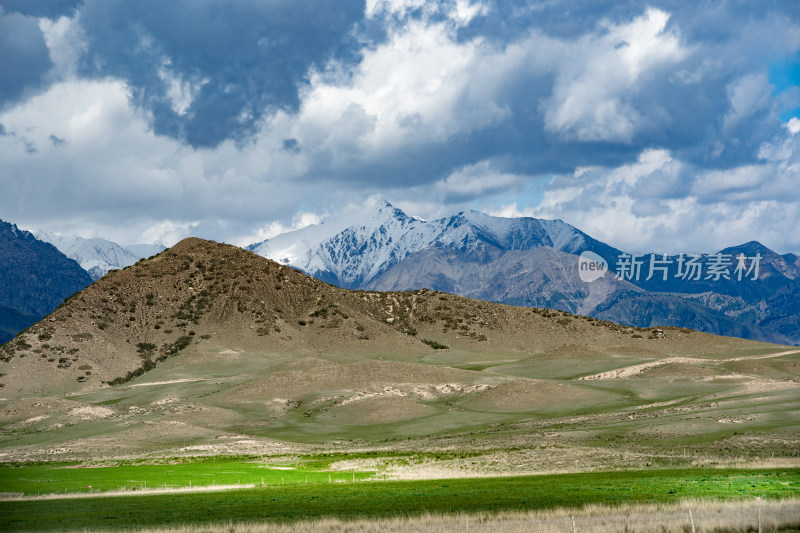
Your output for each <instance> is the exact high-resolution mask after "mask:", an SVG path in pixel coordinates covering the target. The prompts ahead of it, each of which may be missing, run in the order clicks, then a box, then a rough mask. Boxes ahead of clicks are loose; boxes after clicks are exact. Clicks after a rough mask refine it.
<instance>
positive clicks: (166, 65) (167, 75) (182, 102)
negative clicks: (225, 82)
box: [158, 59, 209, 115]
mask: <svg viewBox="0 0 800 533" xmlns="http://www.w3.org/2000/svg"><path fill="white" fill-rule="evenodd" d="M171 65H172V62H171V61H170V60H169V59H165V60H164V61H163V62H162V64H161V68H160V69H158V77H159V78H161V81H163V82H164V84H165V85H166V86H167V98H169V100H170V102H171V104H172V110H173V111H175V113H177V114H178V115H185V114H186V111H187V110H188V109H189V107H190V106H191V105H192V101H194V97H195V96H196V95H197V93H198V91H200V89H202V88H203V85H205V84H206V83H208V82H209V80H208V78H205V79H202V80H194V81H191V80H186V79H184V78H183V77H182V76H181V75H180V74H178V73H176V72H175V71H173V70H172V68H170V67H171Z"/></svg>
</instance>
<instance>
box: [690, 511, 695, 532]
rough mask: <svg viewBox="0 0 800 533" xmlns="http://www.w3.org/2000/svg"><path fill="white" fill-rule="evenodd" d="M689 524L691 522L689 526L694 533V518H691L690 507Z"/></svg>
mask: <svg viewBox="0 0 800 533" xmlns="http://www.w3.org/2000/svg"><path fill="white" fill-rule="evenodd" d="M689 524H691V526H692V533H695V531H694V518H692V510H691V509H689Z"/></svg>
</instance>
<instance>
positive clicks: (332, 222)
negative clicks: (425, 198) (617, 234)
mask: <svg viewBox="0 0 800 533" xmlns="http://www.w3.org/2000/svg"><path fill="white" fill-rule="evenodd" d="M590 241H591V242H590ZM592 243H597V244H598V245H602V243H599V242H597V241H594V240H593V239H591V238H590V237H588V236H587V235H585V234H584V233H582V232H581V231H579V230H577V229H576V228H574V227H572V226H570V225H569V224H566V223H564V222H562V221H560V220H538V219H535V218H501V217H494V216H490V215H487V214H485V213H479V212H477V211H467V212H462V213H458V214H456V215H453V216H451V217H445V218H441V219H437V220H432V221H425V220H421V219H418V218H414V217H410V216H408V215H406V214H405V213H404V212H403V211H401V210H400V209H397V208H396V207H394V206H392V205H391V204H389V203H388V202H381V203H379V204H377V205H376V206H374V207H373V208H371V209H368V210H365V211H363V212H360V213H355V214H350V215H347V216H342V217H334V218H329V219H326V220H324V221H322V222H321V223H320V224H317V225H312V226H307V227H305V228H302V229H299V230H295V231H291V232H288V233H284V234H281V235H278V236H276V237H273V238H272V239H267V240H265V241H263V242H260V243H256V244H253V245H250V246H248V249H249V250H252V251H253V252H255V253H257V254H259V255H262V256H264V257H267V258H269V259H272V260H275V261H278V262H281V263H283V264H286V265H291V266H293V267H296V268H299V269H301V270H303V271H304V272H307V273H309V274H311V275H313V276H315V277H317V278H319V279H322V280H323V281H327V282H330V283H333V284H336V285H339V286H342V287H346V288H358V287H361V286H364V285H366V284H367V283H369V282H370V281H371V280H373V279H375V278H376V277H378V276H379V275H381V274H382V273H383V272H385V271H386V270H388V269H389V268H391V267H392V266H393V265H395V264H397V263H398V262H400V261H402V260H403V259H405V258H406V257H407V256H408V255H409V254H412V253H414V252H417V251H420V250H423V249H425V248H428V247H431V246H435V247H446V248H452V249H455V250H458V251H461V252H464V253H481V252H484V251H486V250H487V248H491V249H500V250H528V249H532V248H537V247H540V246H550V247H553V248H556V249H558V250H561V251H565V252H568V253H575V252H576V251H577V250H579V249H580V250H582V249H587V247H588V248H593V246H591V244H592ZM606 248H608V247H606ZM609 249H610V248H609ZM601 255H602V254H601Z"/></svg>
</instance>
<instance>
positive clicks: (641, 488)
mask: <svg viewBox="0 0 800 533" xmlns="http://www.w3.org/2000/svg"><path fill="white" fill-rule="evenodd" d="M10 470H12V471H13V470H16V472H14V475H15V476H16V479H20V478H24V475H25V471H26V467H19V468H16V469H10ZM126 474H127V473H126ZM12 477H13V476H8V475H6V476H5V479H6V482H5V483H6V485H5V486H6V487H7V488H13V483H15V481H13V479H11V478H12ZM9 479H11V481H8V480H9ZM351 479H352V478H351ZM23 481H24V480H23ZM20 483H23V482H20ZM799 493H800V470H798V469H771V470H734V469H718V470H713V469H695V470H653V471H629V472H595V473H584V474H561V475H542V476H515V477H499V478H478V479H475V478H465V479H448V480H419V481H368V482H365V481H355V482H353V481H351V482H349V483H346V482H339V483H333V482H331V483H316V484H315V483H311V484H308V485H306V484H305V483H295V484H283V485H265V486H264V487H261V486H258V487H253V488H241V489H231V490H226V491H216V492H185V493H179V494H174V493H173V494H154V493H148V492H146V491H141V490H139V491H137V492H136V493H127V494H108V495H104V496H100V495H93V496H91V495H87V496H88V497H87V496H83V497H69V496H67V497H65V496H63V495H59V496H58V497H54V496H55V495H54V494H53V495H51V496H49V497H39V498H36V497H27V498H25V497H16V498H15V497H9V498H7V499H6V500H5V501H2V502H0V527H2V529H4V530H15V531H19V530H24V531H64V530H83V529H93V530H94V529H109V528H113V529H130V528H163V527H167V528H170V527H172V528H176V527H188V526H191V527H196V528H200V529H199V530H205V529H202V528H206V527H210V528H216V527H219V526H220V525H225V524H231V523H237V524H238V523H254V522H265V521H266V522H268V523H270V524H273V525H275V524H283V525H287V524H295V525H297V524H300V523H301V522H308V521H315V520H321V519H325V520H329V519H331V518H332V517H335V520H338V521H344V522H347V521H351V520H367V521H370V522H371V521H374V520H387V519H388V520H397V519H413V520H420V519H422V518H421V517H425V516H428V515H436V516H438V515H452V514H453V513H466V514H470V515H474V514H476V513H477V514H479V515H481V516H494V515H496V514H497V513H505V512H514V513H523V514H524V513H530V512H540V511H545V510H555V509H581V508H584V507H585V506H591V505H604V506H610V507H612V508H615V509H617V510H622V512H623V513H624V512H626V511H625V509H626V508H628V507H630V506H636V505H641V504H647V505H658V504H666V505H670V506H675V505H680V504H683V503H685V502H692V501H694V502H695V503H690V504H689V505H690V506H692V505H696V506H697V508H698V509H699V508H700V507H702V505H704V504H702V505H701V500H724V501H728V502H732V503H733V506H734V507H736V505H738V504H741V505H745V502H750V503H752V502H753V501H755V499H756V498H762V499H763V500H764V502H772V503H775V502H780V501H782V500H786V499H790V498H794V499H795V500H794V501H795V503H796V498H797V495H798V494H799ZM134 494H135V495H134ZM790 507H791V506H790ZM780 521H781V524H778V525H780V526H781V527H790V526H791V527H795V526H800V522H798V521H797V519H796V518H792V516H789V517H788V518H786V517H785V518H781V519H780ZM793 524H794V525H793ZM326 527H327V526H326ZM412 529H413V528H412Z"/></svg>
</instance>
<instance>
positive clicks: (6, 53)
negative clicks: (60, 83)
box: [0, 7, 53, 109]
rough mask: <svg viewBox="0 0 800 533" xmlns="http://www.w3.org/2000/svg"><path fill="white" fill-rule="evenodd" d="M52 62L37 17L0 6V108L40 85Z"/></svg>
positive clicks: (43, 81)
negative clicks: (4, 9)
mask: <svg viewBox="0 0 800 533" xmlns="http://www.w3.org/2000/svg"><path fill="white" fill-rule="evenodd" d="M52 66H53V64H52V62H51V61H50V55H49V53H48V50H47V45H46V44H45V41H44V36H43V35H42V31H41V30H40V29H39V21H38V20H37V19H35V18H33V17H27V16H25V15H22V14H21V13H11V12H4V11H3V8H2V7H0V109H2V107H3V106H4V105H8V104H9V103H11V102H14V101H16V100H18V99H19V98H21V97H22V96H23V95H24V94H25V93H26V92H29V91H35V90H37V89H39V88H41V87H42V86H43V84H44V83H45V80H46V78H47V73H48V72H49V71H50V69H51V68H52Z"/></svg>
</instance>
